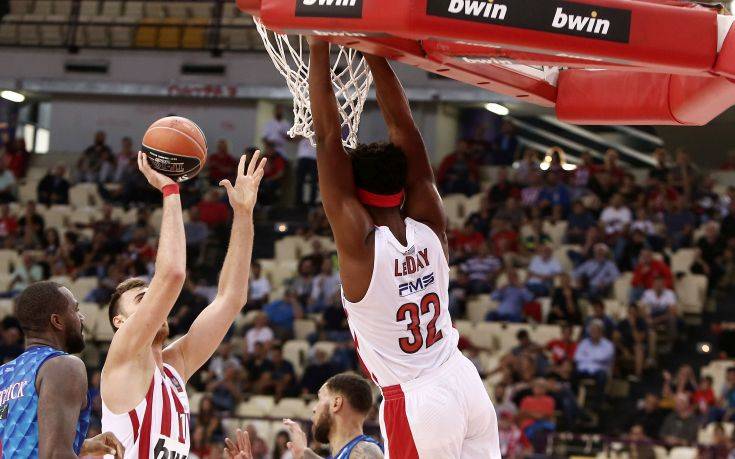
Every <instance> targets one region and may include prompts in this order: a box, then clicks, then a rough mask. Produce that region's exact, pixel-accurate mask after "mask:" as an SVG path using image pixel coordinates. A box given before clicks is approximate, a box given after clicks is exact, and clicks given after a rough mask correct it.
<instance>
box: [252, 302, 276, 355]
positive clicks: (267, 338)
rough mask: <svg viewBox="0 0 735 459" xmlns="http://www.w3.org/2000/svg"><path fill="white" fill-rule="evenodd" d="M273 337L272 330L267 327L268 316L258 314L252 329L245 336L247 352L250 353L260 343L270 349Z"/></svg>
mask: <svg viewBox="0 0 735 459" xmlns="http://www.w3.org/2000/svg"><path fill="white" fill-rule="evenodd" d="M274 337H275V336H274V334H273V330H272V329H271V328H270V327H269V326H268V316H266V315H265V314H264V313H262V312H259V313H258V314H257V315H256V316H255V319H254V320H253V326H252V328H250V330H248V332H247V333H246V334H245V342H246V343H247V346H248V352H252V351H253V349H255V345H256V344H257V343H262V344H263V345H264V346H265V347H266V348H270V346H271V342H272V341H273V338H274Z"/></svg>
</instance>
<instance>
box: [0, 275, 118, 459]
mask: <svg viewBox="0 0 735 459" xmlns="http://www.w3.org/2000/svg"><path fill="white" fill-rule="evenodd" d="M15 315H16V316H17V318H18V320H19V321H20V326H21V328H22V329H23V332H24V333H25V337H26V350H25V352H24V353H23V354H21V355H20V356H19V357H18V358H17V359H15V360H13V361H12V362H9V363H6V364H5V365H3V366H1V367H0V457H7V458H16V457H18V458H26V457H29V458H30V457H38V458H43V459H45V458H51V457H54V458H75V457H78V456H77V455H79V454H81V455H83V456H85V455H90V456H97V455H100V454H110V455H114V456H115V457H117V458H122V457H123V451H124V448H123V446H122V444H121V443H120V442H119V441H117V439H116V438H115V437H114V435H112V434H110V433H104V434H101V435H98V436H97V437H95V438H93V439H90V440H86V441H85V440H84V439H85V437H86V436H87V428H88V427H89V412H90V409H91V406H90V400H89V398H88V396H87V371H86V370H85V368H84V363H82V361H81V360H79V359H78V358H77V357H74V356H72V355H69V354H76V353H79V352H81V351H82V350H83V349H84V334H83V332H82V326H83V323H84V317H83V316H82V315H81V314H80V313H79V303H78V302H77V300H76V299H74V295H72V293H71V292H70V291H69V289H67V288H66V287H63V286H61V285H59V284H57V283H55V282H38V283H35V284H32V285H30V286H29V287H28V288H26V289H25V290H23V292H22V293H21V294H20V295H19V296H18V298H17V299H16V306H15Z"/></svg>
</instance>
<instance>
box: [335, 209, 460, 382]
mask: <svg viewBox="0 0 735 459" xmlns="http://www.w3.org/2000/svg"><path fill="white" fill-rule="evenodd" d="M406 241H407V244H406V246H403V245H402V244H401V243H400V242H398V240H397V239H396V238H395V237H394V236H393V234H392V233H391V231H390V229H388V228H387V227H384V226H383V227H376V229H375V260H374V263H373V275H372V280H371V281H370V286H369V287H368V290H367V293H366V294H365V297H364V298H363V299H362V300H361V301H359V302H357V303H351V302H349V301H348V300H347V299H346V298H344V293H343V302H344V307H345V311H346V313H347V321H348V323H349V325H350V330H351V331H352V335H353V337H354V339H355V346H356V347H357V351H358V354H359V356H360V359H361V360H362V363H363V364H364V365H365V367H366V369H367V370H368V372H369V373H370V376H371V378H372V379H373V380H374V381H375V383H376V384H378V385H379V386H381V387H386V386H392V385H395V384H402V383H405V382H408V381H412V380H414V379H416V378H419V377H421V376H422V375H424V374H426V373H427V372H429V371H430V370H433V369H436V368H438V367H440V366H441V365H442V364H443V363H445V362H447V361H448V360H449V358H450V357H451V356H452V355H453V354H454V353H455V352H457V342H458V340H459V333H457V330H455V329H454V327H452V319H451V317H450V316H449V264H448V262H447V259H446V257H445V255H444V249H443V248H442V244H441V242H440V241H439V238H438V237H437V235H436V234H435V233H434V231H433V230H432V229H431V228H429V227H428V226H426V225H424V224H422V223H419V222H417V221H415V220H412V219H410V218H407V219H406Z"/></svg>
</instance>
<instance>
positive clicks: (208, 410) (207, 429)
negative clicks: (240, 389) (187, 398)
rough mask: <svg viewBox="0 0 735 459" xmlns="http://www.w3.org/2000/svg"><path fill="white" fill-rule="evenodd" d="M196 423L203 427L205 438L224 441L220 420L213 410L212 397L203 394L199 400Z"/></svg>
mask: <svg viewBox="0 0 735 459" xmlns="http://www.w3.org/2000/svg"><path fill="white" fill-rule="evenodd" d="M196 424H197V426H201V427H202V428H203V429H204V437H205V438H215V439H221V440H222V441H224V431H223V429H222V421H221V420H220V417H219V416H218V415H217V412H216V411H215V407H214V403H213V402H212V397H210V396H207V395H205V396H204V397H202V399H201V400H200V401H199V413H198V414H197V416H196Z"/></svg>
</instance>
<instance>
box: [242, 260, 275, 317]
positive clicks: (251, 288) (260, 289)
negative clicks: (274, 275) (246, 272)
mask: <svg viewBox="0 0 735 459" xmlns="http://www.w3.org/2000/svg"><path fill="white" fill-rule="evenodd" d="M270 293H271V283H270V282H269V281H268V278H267V277H265V276H264V275H263V270H262V268H261V266H260V263H258V262H257V261H254V262H253V264H252V265H251V267H250V280H249V284H248V304H247V307H246V309H247V310H248V311H252V310H255V309H260V308H262V307H263V305H265V304H266V303H267V302H268V296H269V295H270Z"/></svg>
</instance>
